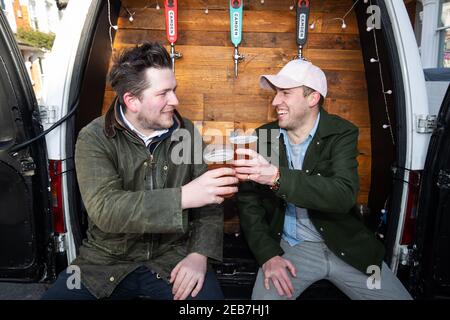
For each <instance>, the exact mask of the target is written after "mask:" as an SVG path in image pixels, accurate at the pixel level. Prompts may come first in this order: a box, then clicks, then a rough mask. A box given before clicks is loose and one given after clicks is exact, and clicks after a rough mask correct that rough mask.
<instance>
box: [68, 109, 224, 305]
mask: <svg viewBox="0 0 450 320" xmlns="http://www.w3.org/2000/svg"><path fill="white" fill-rule="evenodd" d="M118 107H119V104H118V103H117V102H116V103H114V104H113V105H112V106H111V108H110V109H109V111H108V112H107V114H106V115H105V116H102V117H100V118H97V119H95V120H94V121H92V122H91V123H90V124H89V125H87V126H86V127H85V128H83V129H82V130H81V132H80V134H79V136H78V140H77V144H76V150H75V164H76V170H77V178H78V183H79V186H80V192H81V196H82V199H83V202H84V205H85V207H86V209H87V213H88V219H89V221H88V222H89V227H88V232H87V239H85V240H84V241H83V245H82V246H81V248H80V254H79V256H78V257H77V259H76V260H75V261H74V262H73V263H72V264H74V265H77V266H79V267H80V269H81V281H82V283H83V284H84V285H85V286H86V287H87V288H88V289H89V291H90V292H91V293H92V294H93V295H95V296H96V297H97V298H104V297H108V296H109V295H111V293H112V292H113V290H114V289H115V287H116V286H117V285H118V284H119V282H120V281H121V280H122V279H123V278H124V277H125V276H127V275H128V274H129V273H130V272H132V271H133V270H135V269H136V268H137V267H139V266H142V265H145V266H147V267H148V268H149V269H150V270H152V271H153V272H155V273H157V275H158V276H160V277H161V278H162V279H164V280H165V281H168V277H169V275H170V272H171V271H172V269H173V268H174V267H175V265H176V264H177V263H178V262H179V261H180V260H182V259H183V258H184V257H185V256H186V255H187V254H189V253H191V252H198V253H200V254H203V255H205V256H207V257H209V258H212V259H216V260H221V259H222V242H223V208H222V207H221V206H218V205H211V206H205V207H202V208H198V209H190V210H182V209H181V186H183V185H184V184H186V183H188V182H189V181H191V180H193V179H195V178H196V177H198V176H200V175H201V174H203V173H204V172H205V171H206V170H207V165H206V164H205V163H204V162H203V161H202V160H201V164H193V163H194V162H193V161H194V159H193V158H194V153H195V152H194V151H197V153H198V150H194V149H193V148H194V135H196V137H197V139H200V141H201V137H200V135H199V132H198V131H197V130H196V129H195V127H194V125H193V124H192V122H191V121H189V120H187V119H183V118H181V117H180V116H179V114H178V113H176V114H175V119H176V121H175V124H174V126H173V127H172V128H171V130H170V131H169V132H170V134H166V136H165V137H164V138H162V139H160V140H159V141H155V140H158V139H154V141H152V144H155V145H154V146H152V147H151V148H147V147H146V146H145V144H144V142H143V141H142V140H141V139H140V138H138V137H137V135H136V134H135V133H133V132H132V131H130V130H128V129H127V128H126V127H125V125H124V124H123V123H122V121H121V118H120V116H119V113H118V110H119V109H118ZM180 129H185V130H187V132H189V134H190V137H192V139H191V142H190V146H191V148H190V152H188V153H186V154H188V156H189V157H191V162H189V163H185V164H174V163H173V162H172V160H171V157H170V155H171V152H172V150H173V148H174V147H176V146H177V145H178V144H179V143H181V142H179V141H178V140H179V139H176V140H177V141H171V140H172V139H171V136H173V135H175V134H176V132H177V131H179V132H181V131H180ZM184 132H186V131H184ZM174 140H175V139H174ZM156 145H157V146H156ZM188 145H189V142H188ZM149 147H150V146H149ZM153 148H154V150H153V151H152V153H151V152H150V151H149V150H152V149H153ZM187 149H189V148H187ZM176 150H178V149H176ZM200 152H201V150H200ZM200 158H201V157H200ZM186 162H187V161H186Z"/></svg>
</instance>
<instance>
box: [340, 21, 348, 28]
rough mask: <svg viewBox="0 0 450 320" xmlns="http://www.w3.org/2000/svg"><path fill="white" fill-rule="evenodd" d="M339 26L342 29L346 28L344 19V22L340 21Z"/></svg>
mask: <svg viewBox="0 0 450 320" xmlns="http://www.w3.org/2000/svg"><path fill="white" fill-rule="evenodd" d="M341 28H342V29H345V28H347V25H346V24H345V21H344V22H342V26H341Z"/></svg>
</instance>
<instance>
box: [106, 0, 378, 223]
mask: <svg viewBox="0 0 450 320" xmlns="http://www.w3.org/2000/svg"><path fill="white" fill-rule="evenodd" d="M122 3H123V5H124V6H127V7H128V9H129V10H130V11H131V12H135V15H134V21H133V22H130V21H129V20H128V14H127V13H126V11H125V10H124V9H123V8H122V10H121V12H120V18H119V22H118V25H119V30H118V32H117V34H116V38H115V42H114V48H115V51H116V52H118V51H120V50H121V49H123V48H128V47H131V46H135V45H136V44H139V43H142V42H144V41H160V42H162V43H163V44H164V45H166V48H168V44H167V40H166V35H165V22H164V7H163V4H164V2H163V1H162V0H161V1H159V4H160V6H161V9H160V10H156V9H155V5H156V1H146V0H123V1H122ZM292 3H293V2H292V0H277V1H273V0H270V1H269V0H268V1H266V2H265V3H264V4H261V2H260V0H247V1H245V8H244V21H243V31H244V32H243V37H242V39H243V40H242V43H241V46H240V48H239V51H240V53H241V54H244V55H245V60H244V61H243V62H242V63H240V64H239V77H238V78H235V77H234V66H233V60H232V54H233V48H232V44H231V42H230V35H229V33H230V31H229V11H228V1H225V0H183V1H180V2H179V21H178V26H179V36H178V41H177V44H176V49H177V51H179V52H181V53H182V54H183V58H182V59H180V60H177V62H176V77H177V83H178V90H177V95H178V98H179V100H180V105H179V107H178V110H179V111H180V113H181V114H182V115H183V116H185V117H187V118H189V119H191V120H194V124H195V125H196V127H197V128H198V129H199V130H200V132H203V135H204V137H205V139H206V142H207V143H210V142H211V141H210V140H211V139H210V138H211V137H210V136H211V135H212V136H214V137H215V138H216V139H218V141H216V142H220V141H223V142H226V140H225V141H224V140H223V139H224V137H226V135H227V133H229V132H230V131H231V130H233V129H235V128H241V129H244V130H247V129H254V128H256V127H258V126H260V125H262V124H263V123H266V122H268V121H272V120H276V117H274V114H273V109H274V108H273V107H272V106H271V100H272V98H273V96H274V93H273V92H271V91H270V90H263V89H261V88H259V77H260V75H262V74H274V73H277V72H278V71H279V69H280V68H281V67H282V66H283V65H285V64H286V63H287V62H288V61H290V60H291V59H292V58H293V57H294V56H295V55H296V54H297V49H296V43H295V25H296V22H295V10H289V7H290V6H291V5H292ZM352 4H353V1H352V0H345V1H333V0H314V1H313V2H312V3H311V14H310V22H313V21H314V22H315V28H314V29H313V30H311V29H310V30H309V31H310V32H309V36H308V43H307V45H306V48H305V50H304V54H305V56H306V57H307V58H308V59H309V60H311V61H312V62H313V63H314V64H316V65H318V66H319V67H321V68H322V69H323V70H324V71H325V73H326V75H327V79H328V97H327V99H326V100H325V108H326V109H327V110H328V111H329V112H330V113H335V114H338V115H340V116H341V117H343V118H345V119H348V120H349V121H351V122H353V123H354V124H355V125H357V126H358V127H359V128H360V135H359V140H358V148H359V152H360V156H359V157H358V162H359V167H358V172H359V174H360V184H361V186H360V193H359V195H358V202H360V203H367V199H368V193H369V190H370V178H371V176H370V174H371V146H370V119H369V112H368V102H367V100H368V97H367V88H366V80H365V73H364V64H363V59H362V55H361V47H360V42H359V35H358V28H357V23H356V19H355V15H354V12H353V11H351V12H350V13H349V14H348V16H347V17H346V19H345V20H346V24H347V28H346V29H341V21H339V20H338V19H334V18H338V17H342V16H344V15H345V14H346V13H347V11H348V10H349V9H350V7H351V6H352ZM206 6H208V9H209V13H208V14H205V12H204V9H205V8H206ZM113 97H114V93H113V92H112V89H111V87H110V86H109V85H107V90H106V92H105V99H104V108H106V107H107V106H109V103H110V101H111V100H112V99H113ZM230 219H231V220H230V221H229V224H230V226H229V227H230V230H236V229H233V228H238V226H236V222H237V221H234V220H233V218H232V217H231V218H230ZM227 221H228V220H227ZM237 230H238V229H237Z"/></svg>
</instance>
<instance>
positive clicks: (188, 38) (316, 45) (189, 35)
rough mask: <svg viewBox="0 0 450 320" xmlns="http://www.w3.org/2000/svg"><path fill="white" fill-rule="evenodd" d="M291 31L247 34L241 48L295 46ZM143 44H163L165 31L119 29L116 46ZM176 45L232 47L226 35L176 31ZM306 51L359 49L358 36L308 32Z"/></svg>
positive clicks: (208, 32) (222, 33) (213, 32)
mask: <svg viewBox="0 0 450 320" xmlns="http://www.w3.org/2000/svg"><path fill="white" fill-rule="evenodd" d="M295 37H296V35H295V34H294V33H293V32H285V33H276V32H264V33H261V32H246V33H245V36H244V37H243V38H242V43H241V47H242V48H246V47H253V48H255V47H260V48H288V47H290V48H292V47H294V48H295V46H296V42H295ZM145 41H160V42H163V43H164V42H166V32H165V31H164V30H141V29H122V30H120V32H118V34H117V36H116V40H115V43H116V47H122V46H127V45H128V46H132V45H136V44H138V43H142V42H145ZM177 45H194V46H221V47H232V44H231V42H230V36H229V32H226V31H196V30H193V31H192V30H179V36H178V41H177ZM306 48H309V49H321V50H325V49H334V50H361V47H360V43H359V37H358V35H354V34H335V33H331V34H329V33H311V34H310V35H309V36H308V43H307V45H306Z"/></svg>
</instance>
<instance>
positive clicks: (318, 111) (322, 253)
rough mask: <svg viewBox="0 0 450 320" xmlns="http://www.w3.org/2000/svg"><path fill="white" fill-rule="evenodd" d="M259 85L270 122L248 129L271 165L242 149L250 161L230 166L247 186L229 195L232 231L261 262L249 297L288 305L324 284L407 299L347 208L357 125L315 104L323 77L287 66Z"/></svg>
mask: <svg viewBox="0 0 450 320" xmlns="http://www.w3.org/2000/svg"><path fill="white" fill-rule="evenodd" d="M260 84H261V87H262V88H269V89H273V90H275V91H276V95H275V97H274V99H273V102H272V105H273V106H274V107H275V110H276V113H277V115H278V121H275V122H272V123H269V124H266V125H264V126H262V127H260V128H258V129H257V134H258V136H259V138H260V139H259V149H260V150H261V143H267V149H266V150H270V152H271V155H274V154H275V155H279V166H275V165H274V164H271V163H270V162H269V161H267V160H266V159H265V158H264V157H263V156H261V155H259V154H258V153H256V152H255V151H253V150H245V149H239V150H238V151H237V153H238V154H241V155H244V154H245V155H249V156H250V160H236V161H235V164H236V166H237V167H236V172H237V177H238V178H240V179H243V180H247V182H244V183H242V184H241V186H240V190H239V193H238V196H237V199H238V207H239V211H240V220H241V225H242V229H243V231H244V235H245V237H246V239H247V242H248V244H249V246H250V249H251V250H252V252H253V254H254V256H255V258H256V260H257V261H258V263H259V264H260V265H261V268H260V269H259V272H258V276H257V279H256V282H255V286H254V288H253V295H252V298H253V299H295V298H297V297H298V296H299V295H300V294H301V293H302V292H303V291H304V290H305V289H306V288H308V287H309V286H310V285H311V284H312V283H314V282H316V281H318V280H321V279H327V280H329V281H331V282H333V283H334V284H335V285H336V286H337V287H338V288H339V289H340V290H341V291H343V292H344V293H345V294H346V295H347V296H349V297H350V298H351V299H411V296H410V295H409V293H408V292H407V291H406V289H405V288H404V287H403V285H402V284H401V282H400V281H399V280H398V279H397V278H396V277H395V276H394V275H393V273H392V272H391V271H390V270H389V268H388V266H387V265H386V264H385V263H384V262H383V257H384V247H383V244H382V243H381V242H379V241H378V240H377V239H376V238H375V237H374V235H373V233H372V232H371V231H370V230H369V229H367V228H366V227H365V226H364V225H363V223H362V222H361V220H360V219H359V218H358V216H357V214H354V212H353V207H354V206H355V203H356V196H357V193H358V189H359V182H358V181H359V178H358V170H357V169H358V162H357V160H356V157H357V155H358V150H357V143H358V128H357V127H356V126H354V125H353V124H352V123H350V122H348V121H346V120H344V119H342V118H340V117H338V116H335V115H330V114H328V113H327V112H326V111H325V110H324V109H323V108H322V105H323V102H324V99H325V97H326V95H327V81H326V77H325V74H324V72H323V71H322V70H321V69H320V68H318V67H317V66H315V65H313V64H312V63H310V62H307V61H303V60H293V61H290V62H289V63H287V64H286V65H285V66H284V67H283V68H282V69H281V71H280V72H279V73H278V74H276V75H263V76H261V79H260ZM263 132H264V134H262V133H263ZM273 135H276V136H275V137H274V136H273ZM263 137H268V139H267V141H262V140H263V139H262V138H263Z"/></svg>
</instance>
